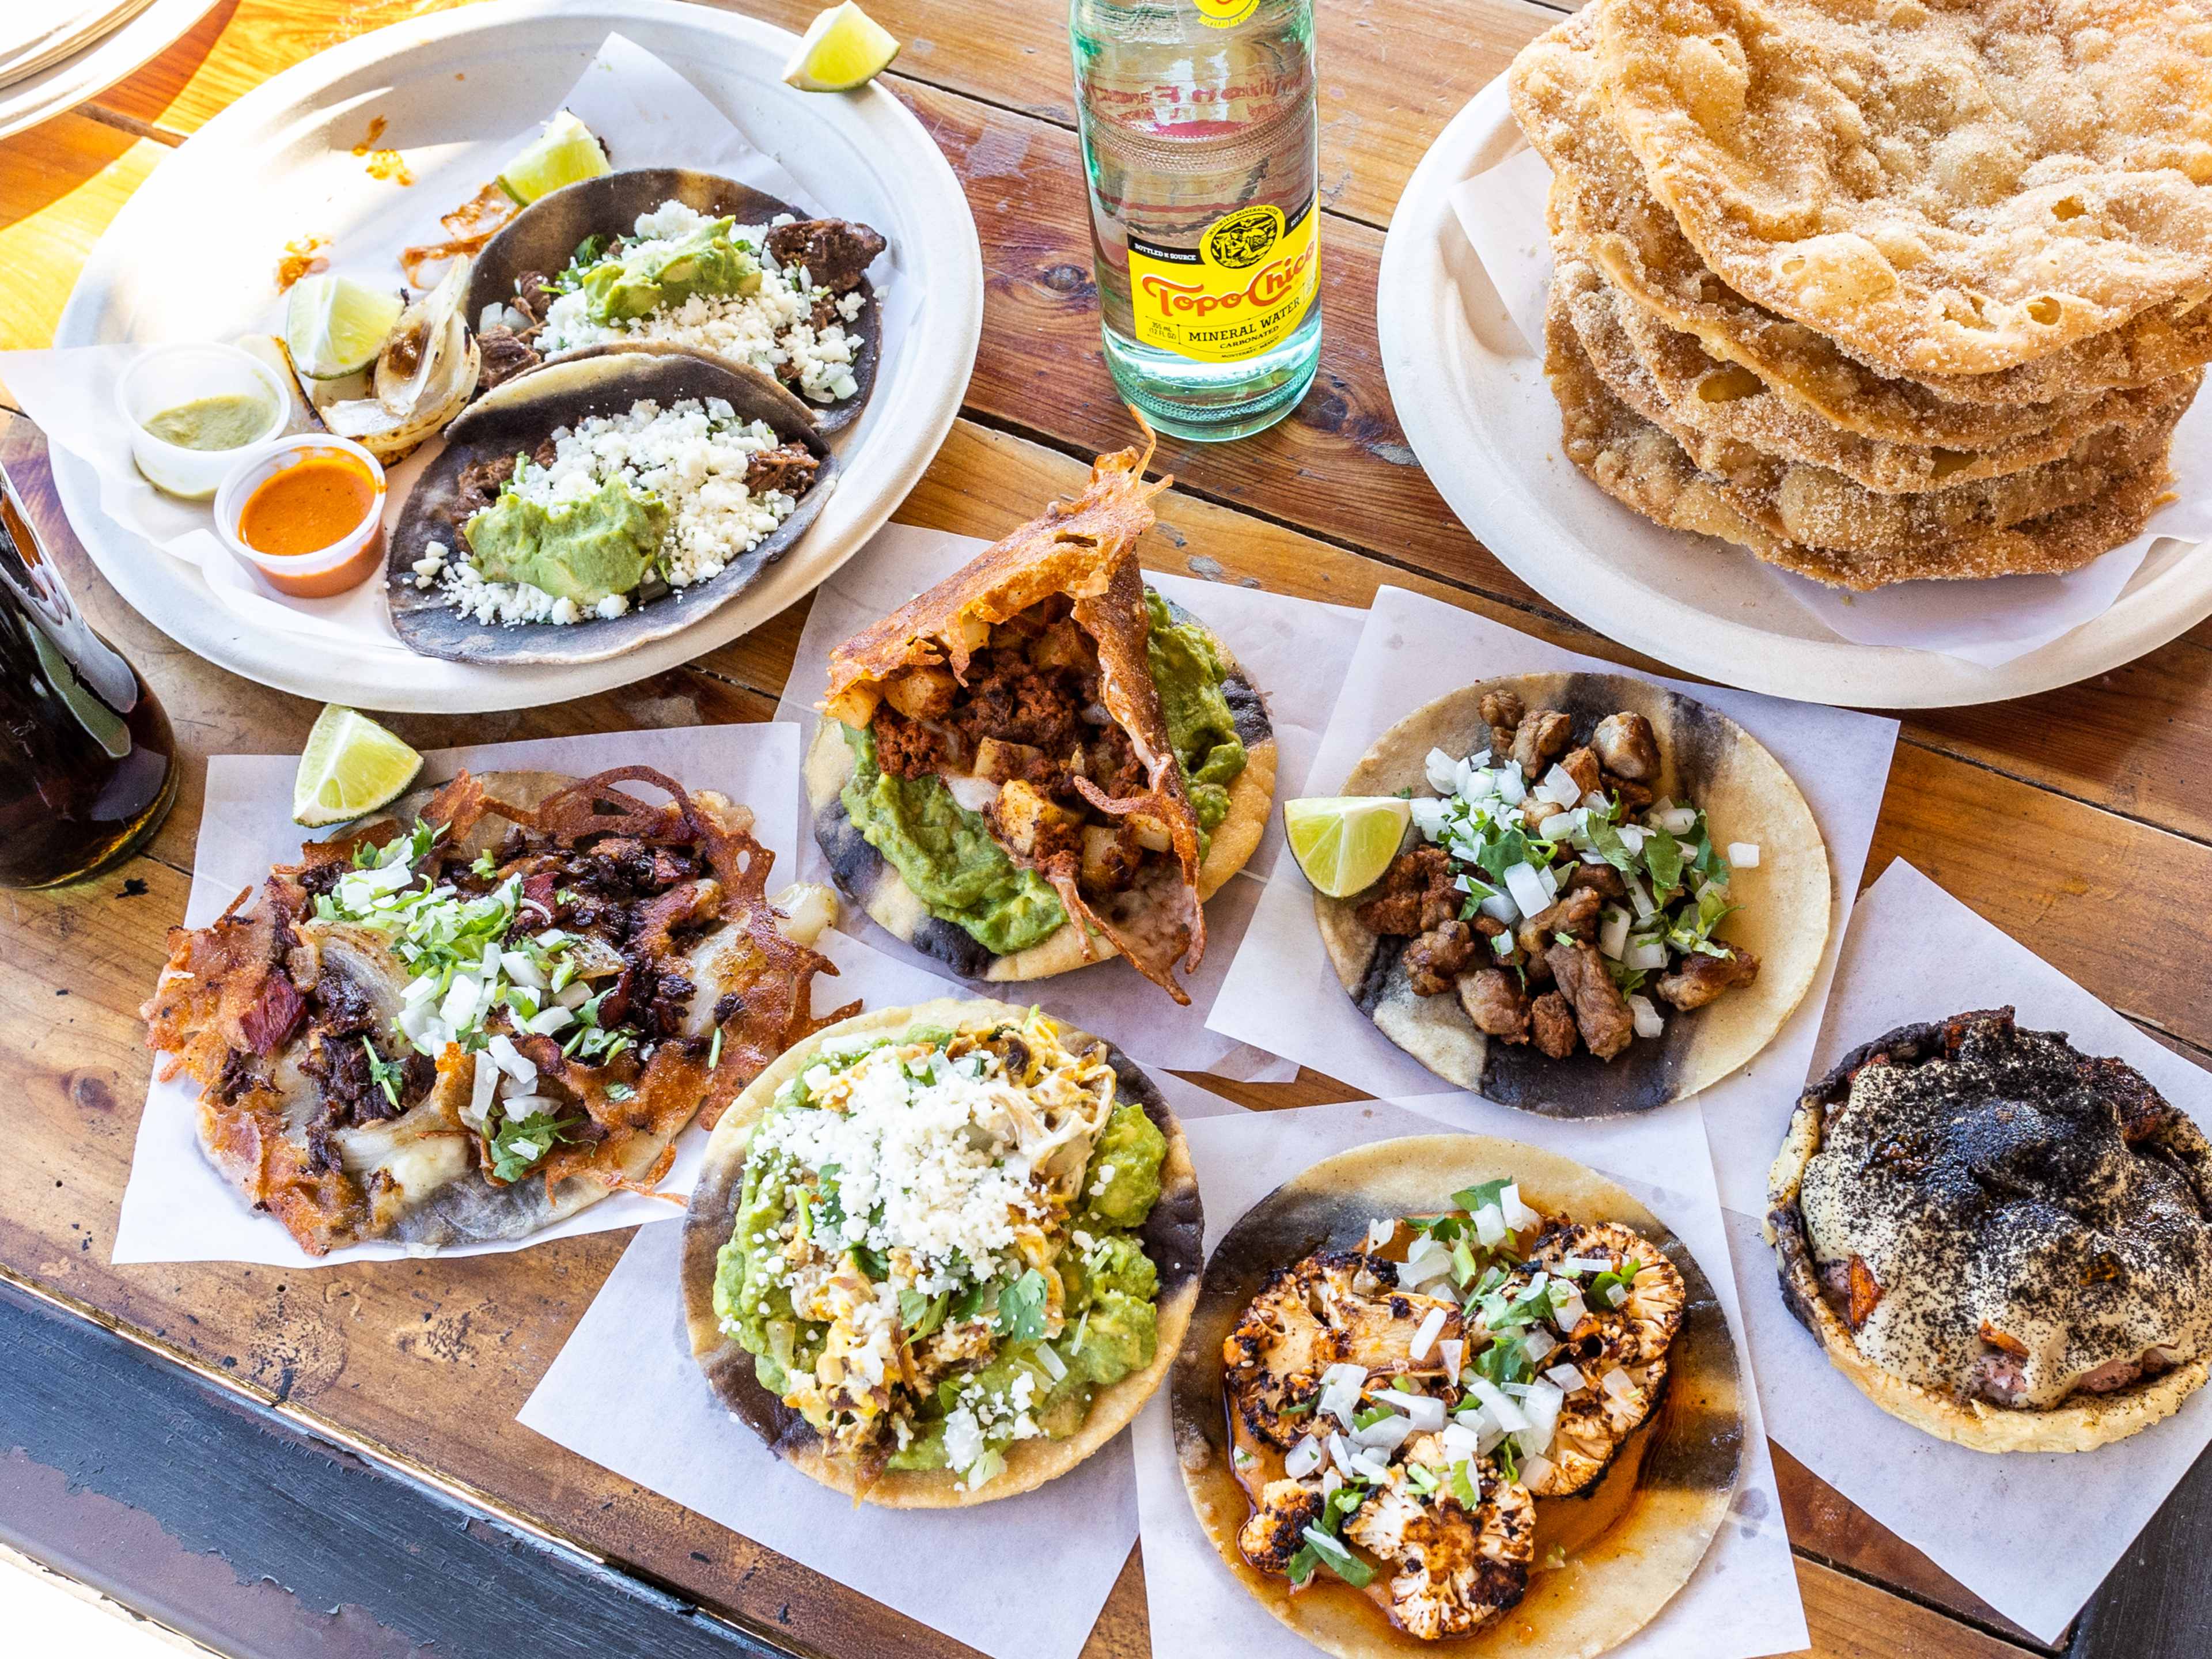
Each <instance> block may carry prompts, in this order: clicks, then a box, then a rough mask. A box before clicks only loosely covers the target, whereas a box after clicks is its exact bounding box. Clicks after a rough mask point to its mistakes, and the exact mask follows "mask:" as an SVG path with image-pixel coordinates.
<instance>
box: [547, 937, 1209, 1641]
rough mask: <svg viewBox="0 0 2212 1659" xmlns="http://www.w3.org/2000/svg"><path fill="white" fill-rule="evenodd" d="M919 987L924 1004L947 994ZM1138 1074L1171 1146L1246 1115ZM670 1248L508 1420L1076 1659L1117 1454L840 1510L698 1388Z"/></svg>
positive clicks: (921, 1611)
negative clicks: (1013, 1489) (971, 1503)
mask: <svg viewBox="0 0 2212 1659" xmlns="http://www.w3.org/2000/svg"><path fill="white" fill-rule="evenodd" d="M847 948H850V949H862V948H865V947H861V946H854V945H851V944H850V942H849V941H848V942H847ZM879 960H884V959H882V958H879ZM892 965H894V966H897V964H892ZM900 971H901V972H902V973H910V972H912V970H911V969H905V968H903V967H901V968H900ZM922 977H927V976H922ZM936 983H937V991H936V994H958V990H957V987H954V986H951V985H948V984H946V983H945V982H944V981H936ZM922 995H923V994H921V993H916V994H915V996H914V998H913V1000H922ZM1152 1078H1153V1080H1154V1081H1155V1082H1156V1083H1158V1085H1159V1087H1160V1091H1161V1092H1162V1093H1163V1094H1164V1095H1165V1096H1166V1097H1167V1100H1168V1103H1169V1104H1170V1106H1172V1107H1173V1108H1174V1109H1175V1111H1176V1114H1177V1115H1178V1116H1179V1117H1181V1118H1182V1121H1183V1126H1184V1130H1185V1133H1188V1132H1189V1130H1190V1129H1191V1127H1193V1125H1194V1123H1196V1122H1197V1121H1200V1120H1202V1119H1211V1118H1212V1117H1215V1116H1218V1115H1237V1116H1242V1115H1245V1114H1243V1111H1242V1110H1241V1109H1240V1108H1238V1107H1237V1106H1235V1105H1232V1104H1231V1103H1229V1102H1228V1101H1225V1100H1224V1099H1222V1098H1221V1097H1219V1096H1218V1095H1212V1094H1208V1093H1207V1092H1206V1091H1205V1090H1203V1089H1200V1088H1196V1087H1194V1085H1190V1084H1188V1083H1186V1082H1184V1081H1183V1080H1182V1079H1180V1078H1176V1077H1172V1076H1170V1075H1167V1074H1165V1073H1158V1072H1155V1073H1152ZM682 1244H683V1236H682V1232H681V1231H680V1230H679V1229H678V1228H674V1227H646V1228H642V1229H641V1230H640V1231H639V1232H638V1236H637V1237H636V1238H635V1239H634V1240H632V1241H631V1243H630V1247H629V1249H628V1250H626V1251H625V1252H623V1258H622V1260H621V1261H619V1262H617V1263H616V1264H615V1270H614V1272H613V1273H610V1274H609V1275H608V1276H607V1282H606V1284H605V1285H604V1286H603V1287H601V1289H600V1291H599V1296H598V1297H597V1298H596V1299H595V1300H594V1301H593V1302H592V1305H591V1307H590V1309H589V1310H586V1313H585V1315H584V1317H583V1319H582V1321H581V1322H579V1324H578V1325H577V1327H576V1330H575V1334H574V1335H573V1336H571V1337H570V1338H569V1339H568V1346H565V1347H564V1348H562V1350H561V1354H560V1357H559V1358H556V1360H555V1361H554V1362H553V1366H552V1369H551V1370H549V1371H547V1372H546V1374H545V1379H544V1381H543V1382H542V1383H539V1384H538V1388H537V1389H536V1391H535V1392H534V1393H532V1395H531V1396H530V1399H529V1401H528V1402H527V1403H526V1404H525V1405H524V1407H523V1408H522V1410H521V1412H520V1413H519V1415H518V1419H517V1420H518V1421H520V1423H521V1424H522V1425H524V1426H525V1427H526V1428H530V1429H534V1430H535V1431H537V1432H538V1433H539V1434H542V1435H544V1437H546V1438H547V1439H549V1440H554V1441H557V1442H558V1443H561V1444H562V1445H563V1446H566V1447H568V1449H570V1450H571V1451H574V1452H577V1453H580V1454H581V1455H583V1456H586V1457H588V1458H590V1459H591V1460H592V1462H595V1463H598V1464H599V1465H600V1466H601V1467H603V1468H608V1469H611V1470H613V1471H614V1473H616V1474H618V1475H621V1476H622V1477H623V1479H624V1480H635V1482H637V1483H638V1485H640V1486H646V1487H649V1488H650V1489H651V1490H653V1491H654V1492H659V1494H660V1495H661V1496H662V1497H664V1498H671V1499H672V1500H673V1501H675V1502H676V1503H678V1504H683V1505H684V1507H685V1508H686V1509H690V1510H696V1511H697V1512H698V1513H699V1514H701V1515H703V1516H707V1517H708V1519H709V1520H713V1521H717V1522H720V1523H721V1524H722V1525H724V1526H726V1527H727V1528H730V1529H731V1530H732V1531H733V1532H738V1533H742V1534H744V1535H745V1536H746V1537H747V1538H750V1539H751V1540H753V1541H754V1542H756V1543H758V1544H763V1545H765V1546H767V1547H769V1549H772V1550H775V1552H776V1553H779V1554H781V1555H785V1556H788V1557H789V1558H790V1559H793V1560H794V1561H796V1562H798V1563H799V1564H800V1565H803V1566H807V1567H811V1568H812V1569H813V1570H814V1571H817V1572H819V1573H821V1574H823V1576H825V1577H829V1578H834V1579H836V1581H837V1582H838V1583H841V1584H844V1585H847V1586H848V1587H849V1588H851V1589H855V1590H858V1591H859V1592H860V1594H861V1595H866V1596H868V1597H870V1598H871V1599H872V1600H874V1601H880V1602H882V1603H883V1604H884V1606H886V1607H893V1608H896V1610H897V1611H899V1612H900V1613H904V1614H906V1615H907V1616H908V1618H910V1619H915V1620H920V1621H921V1622H922V1623H923V1624H926V1625H929V1626H933V1627H934V1628H936V1629H938V1630H940V1631H942V1632H945V1634H946V1635H947V1636H950V1637H951V1638H954V1639H955V1640H957V1641H961V1642H964V1643H966V1644H968V1645H969V1647H972V1648H975V1649H979V1650H981V1651H982V1652H984V1653H987V1654H989V1655H991V1656H993V1659H1075V1656H1076V1655H1077V1654H1079V1653H1080V1652H1081V1651H1082V1650H1083V1645H1084V1643H1085V1639H1086V1638H1088V1637H1089V1636H1090V1633H1091V1626H1092V1625H1094V1624H1096V1623H1097V1620H1098V1610H1099V1609H1100V1608H1101V1607H1103V1606H1104V1605H1105V1603H1106V1597H1107V1595H1108V1594H1109V1592H1110V1591H1111V1590H1112V1589H1113V1588H1114V1583H1115V1579H1116V1578H1118V1577H1120V1576H1121V1566H1122V1564H1123V1563H1124V1562H1126V1561H1127V1559H1129V1546H1130V1545H1131V1544H1132V1543H1133V1542H1134V1541H1135V1540H1136V1536H1137V1500H1136V1493H1135V1492H1134V1491H1133V1488H1132V1481H1131V1479H1130V1468H1129V1450H1128V1441H1127V1437H1126V1436H1119V1435H1117V1436H1116V1437H1115V1438H1114V1439H1113V1440H1112V1441H1110V1442H1109V1443H1107V1444H1106V1445H1104V1446H1103V1447H1101V1448H1100V1449H1099V1450H1098V1451H1097V1453H1096V1454H1095V1455H1092V1456H1091V1457H1089V1458H1086V1459H1085V1461H1084V1462H1081V1463H1079V1464H1078V1465H1077V1466H1076V1467H1075V1468H1073V1469H1072V1470H1070V1471H1069V1472H1068V1473H1067V1474H1064V1475H1062V1476H1060V1478H1059V1479H1058V1480H1053V1481H1049V1482H1048V1483H1047V1484H1045V1485H1044V1486H1040V1487H1038V1488H1037V1489H1036V1491H1035V1492H1024V1494H1022V1495H1021V1496H1020V1497H1018V1498H1003V1499H1001V1500H1000V1501H999V1502H997V1503H993V1504H978V1505H976V1506H975V1507H974V1508H972V1509H965V1510H883V1509H872V1508H865V1507H858V1506H855V1505H854V1503H853V1501H852V1500H851V1499H850V1498H844V1497H841V1496H840V1495H839V1494H838V1493H836V1492H832V1491H830V1490H829V1488H828V1487H827V1486H819V1485H817V1484H816V1483H815V1482H814V1481H812V1480H808V1479H807V1478H806V1477H805V1475H803V1474H799V1473H798V1472H797V1471H796V1470H793V1469H789V1468H785V1467H784V1466H783V1464H782V1463H781V1462H779V1461H778V1460H777V1459H776V1456H775V1454H774V1453H773V1452H771V1451H769V1449H768V1447H767V1446H766V1445H765V1444H763V1443H762V1441H761V1440H760V1438H759V1437H758V1436H757V1435H756V1434H754V1433H753V1431H751V1430H750V1429H748V1428H747V1427H745V1425H744V1424H742V1423H740V1422H738V1420H737V1419H736V1418H734V1417H733V1416H732V1415H731V1413H729V1412H728V1411H727V1410H726V1408H725V1407H723V1406H722V1405H721V1403H720V1401H717V1400H716V1399H715V1397H714V1394H713V1393H712V1391H711V1390H709V1389H708V1387H707V1381H706V1378H705V1377H703V1376H701V1375H700V1371H699V1367H698V1365H697V1364H696V1362H695V1361H694V1360H693V1358H691V1344H690V1337H689V1335H688V1334H686V1332H685V1330H684V1313H683V1301H682V1297H681V1294H680V1292H679V1289H678V1279H677V1273H678V1262H679V1259H680V1252H681V1249H682ZM610 1400H619V1401H621V1402H622V1409H621V1410H619V1411H610V1410H608V1409H607V1402H608V1401H610ZM1175 1651H1177V1650H1171V1649H1167V1648H1162V1649H1159V1650H1158V1652H1159V1653H1160V1654H1161V1656H1162V1659H1165V1656H1167V1655H1168V1654H1169V1653H1170V1652H1175Z"/></svg>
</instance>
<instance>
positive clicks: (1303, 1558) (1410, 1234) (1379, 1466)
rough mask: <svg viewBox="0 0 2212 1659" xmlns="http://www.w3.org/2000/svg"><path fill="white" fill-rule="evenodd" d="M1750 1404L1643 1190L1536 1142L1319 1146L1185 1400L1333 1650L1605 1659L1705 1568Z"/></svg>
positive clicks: (1224, 1548)
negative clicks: (1436, 1648) (1438, 1647)
mask: <svg viewBox="0 0 2212 1659" xmlns="http://www.w3.org/2000/svg"><path fill="white" fill-rule="evenodd" d="M1741 1389H1742V1380H1741V1376H1740V1375H1739V1373H1738V1370H1737V1365H1736V1355H1735V1343H1734V1342H1733V1340H1731V1339H1730V1337H1729V1329H1728V1322H1727V1319H1726V1317H1725V1316H1723V1314H1722V1312H1721V1310H1720V1304H1719V1303H1718V1302H1717V1299H1716V1298H1715V1297H1714V1294H1713V1289H1712V1285H1711V1282H1710V1281H1709V1280H1708V1279H1706V1277H1705V1273H1703V1272H1702V1271H1701V1270H1700V1269H1699V1266H1698V1264H1697V1262H1696V1261H1694V1260H1692V1257H1691V1255H1690V1254H1689V1252H1688V1250H1687V1249H1685V1248H1684V1247H1683V1245H1682V1243H1681V1241H1680V1239H1678V1238H1677V1237H1675V1236H1674V1234H1673V1233H1672V1232H1671V1231H1668V1228H1667V1226H1666V1225H1665V1224H1664V1223H1662V1221H1660V1220H1659V1219H1658V1218H1657V1217H1656V1216H1654V1215H1653V1214H1651V1212H1650V1211H1648V1210H1647V1209H1645V1208H1644V1206H1642V1205H1640V1204H1638V1202H1637V1201H1636V1200H1634V1199H1633V1198H1632V1197H1630V1196H1629V1194H1626V1192H1624V1191H1622V1190H1621V1189H1620V1188H1619V1187H1617V1186H1615V1185H1614V1184H1613V1182H1610V1181H1607V1180H1606V1179H1604V1178H1603V1177H1602V1176H1599V1175H1597V1174H1596V1173H1595V1171H1593V1170H1589V1169H1587V1168H1585V1167H1584V1166H1583V1165H1582V1164H1577V1163H1574V1162H1573V1161H1571V1159H1568V1158H1561V1157H1559V1156H1558V1155H1557V1154H1555V1153H1552V1152H1543V1151H1541V1150H1540V1149H1538V1148H1536V1147H1534V1146H1523V1145H1522V1144H1520V1143H1519V1142H1516V1141H1510V1140H1501V1139H1492V1138H1490V1137H1486V1136H1475V1135H1420V1136H1414V1137H1412V1138H1410V1139H1401V1140H1389V1141H1383V1142H1380V1143H1378V1144H1376V1145H1374V1146H1361V1147H1356V1148H1354V1149H1353V1150H1352V1151H1350V1152H1342V1153H1340V1154H1339V1155H1337V1156H1336V1157H1334V1158H1328V1159H1325V1160H1324V1161H1322V1163H1320V1164H1316V1165H1314V1167H1313V1168H1311V1169H1310V1170H1306V1171H1305V1172H1304V1174H1303V1175H1300V1176H1297V1178H1296V1179H1294V1180H1292V1181H1290V1182H1285V1184H1284V1185H1283V1186H1281V1187H1279V1188H1277V1189H1276V1190H1275V1191H1274V1192H1273V1193H1271V1194H1268V1196H1267V1197H1266V1198H1265V1199H1262V1200H1261V1201H1260V1202H1259V1203H1258V1204H1256V1205H1255V1206H1253V1207H1252V1209H1251V1210H1250V1211H1249V1212H1247V1213H1246V1214H1245V1215H1244V1217H1243V1218H1242V1219H1241V1220H1239V1221H1238V1222H1237V1225H1235V1226H1234V1227H1232V1228H1231V1229H1230V1231H1229V1232H1228V1234H1227V1236H1226V1237H1224V1238H1223V1240H1222V1241H1221V1243H1220V1244H1219V1245H1218V1246H1217V1247H1216V1248H1215V1249H1214V1252H1213V1255H1212V1260H1211V1261H1208V1262H1207V1264H1206V1275H1205V1279H1204V1281H1203V1283H1202V1285H1201V1287H1200V1292H1199V1299H1198V1307H1197V1310H1196V1311H1195V1313H1194V1315H1193V1316H1192V1320H1191V1326H1190V1333H1189V1334H1188V1337H1187V1338H1186V1339H1185V1340H1184V1342H1183V1347H1182V1353H1181V1354H1180V1355H1179V1356H1178V1357H1177V1358H1176V1364H1175V1370H1174V1375H1173V1379H1172V1381H1171V1383H1170V1401H1171V1403H1172V1407H1173V1414H1174V1422H1175V1440H1176V1462H1177V1463H1178V1465H1179V1466H1180V1467H1181V1468H1182V1474H1183V1481H1184V1484H1185V1485H1186V1486H1187V1487H1188V1489H1189V1492H1190V1497H1191V1503H1192V1504H1193V1506H1194V1508H1195V1510H1196V1511H1197V1514H1198V1519H1199V1523H1200V1526H1202V1527H1203V1528H1205V1530H1206V1535H1207V1536H1208V1537H1209V1538H1210V1539H1212V1542H1213V1546H1214V1547H1215V1549H1216V1550H1218V1552H1219V1553H1220V1555H1221V1559H1222V1560H1223V1561H1224V1563H1225V1564H1226V1565H1227V1566H1228V1568H1229V1570H1230V1571H1231V1573H1233V1574H1234V1575H1235V1576H1236V1577H1237V1579H1238V1581H1239V1582H1241V1583H1243V1585H1244V1587H1245V1589H1247V1590H1249V1591H1250V1592H1251V1594H1252V1595H1254V1596H1255V1598H1256V1599H1257V1600H1258V1601H1259V1602H1260V1603H1261V1606H1263V1607H1266V1608H1267V1611H1268V1612H1269V1613H1273V1615H1274V1616H1275V1617H1276V1618H1277V1619H1279V1620H1282V1622H1283V1623H1285V1625H1288V1626H1290V1627H1291V1629H1293V1630H1295V1631H1297V1632H1298V1634H1299V1635H1301V1636H1303V1637H1304V1638H1306V1639H1307V1640H1308V1641H1310V1642H1311V1643H1313V1644H1315V1645H1316V1646H1317V1647H1320V1648H1321V1649H1322V1650H1325V1651H1327V1652H1329V1653H1334V1654H1339V1655H1343V1656H1347V1659H1376V1656H1382V1655H1389V1654H1407V1653H1419V1652H1424V1651H1429V1650H1430V1647H1429V1644H1431V1643H1435V1642H1437V1641H1443V1640H1452V1641H1454V1642H1455V1643H1456V1642H1464V1643H1465V1644H1466V1647H1465V1649H1464V1650H1465V1651H1468V1652H1471V1653H1489V1652H1498V1653H1510V1654H1513V1655H1516V1656H1549V1655H1563V1656H1564V1655H1572V1656H1576V1659H1583V1656H1588V1655H1595V1654H1597V1653H1600V1652H1602V1651H1603V1650H1606V1649H1607V1648H1610V1647H1612V1646H1613V1645H1614V1644H1617V1643H1620V1642H1621V1641H1624V1640H1626V1638H1628V1637H1629V1636H1630V1635H1632V1633H1633V1632H1636V1631H1637V1630H1638V1629H1640V1628H1641V1627H1642V1626H1644V1624H1646V1623H1647V1622H1648V1621H1649V1620H1650V1619H1651V1618H1652V1617H1653V1616H1654V1615H1655V1614H1656V1613H1657V1612H1658V1611H1659V1609H1660V1608H1661V1607H1662V1606H1664V1605H1665V1603H1666V1602H1667V1601H1668V1598H1669V1597H1670V1596H1672V1595H1674V1593H1675V1591H1676V1590H1678V1589H1680V1588H1681V1586H1682V1585H1683V1584H1684V1583H1686V1582H1687V1580H1688V1579H1689V1577H1690V1575H1691V1573H1692V1571H1694V1570H1695V1569H1696V1567H1697V1565H1698V1562H1699V1559H1700V1558H1701V1557H1702V1556H1703V1555H1704V1554H1705V1548H1706V1546H1707V1545H1708V1544H1709V1543H1710V1542H1711V1539H1712V1536H1713V1534H1714V1532H1715V1531H1716V1530H1717V1528H1718V1527H1719V1525H1720V1523H1721V1521H1722V1518H1723V1516H1725V1515H1726V1513H1727V1511H1728V1506H1729V1499H1730V1498H1731V1496H1732V1494H1733V1492H1734V1491H1735V1482H1736V1476H1737V1473H1738V1470H1739V1468H1740V1467H1741V1462H1742V1455H1743V1435H1744V1419H1743V1408H1742V1401H1741ZM1564 1498H1574V1500H1575V1501H1574V1502H1571V1503H1566V1502H1560V1501H1556V1500H1559V1499H1564ZM1542 1568H1548V1569H1549V1570H1548V1571H1543V1570H1540V1569H1542ZM1509 1610H1510V1612H1511V1614H1512V1616H1511V1617H1510V1618H1505V1617H1502V1616H1501V1615H1503V1614H1504V1613H1507V1612H1508V1611H1509ZM1458 1650H1459V1649H1457V1648H1455V1651H1458Z"/></svg>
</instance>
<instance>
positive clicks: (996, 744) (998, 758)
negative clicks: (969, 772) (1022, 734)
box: [975, 738, 1044, 783]
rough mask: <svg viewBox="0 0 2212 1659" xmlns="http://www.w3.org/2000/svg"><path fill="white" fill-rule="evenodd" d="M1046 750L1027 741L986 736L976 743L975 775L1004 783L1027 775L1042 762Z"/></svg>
mask: <svg viewBox="0 0 2212 1659" xmlns="http://www.w3.org/2000/svg"><path fill="white" fill-rule="evenodd" d="M1043 760H1044V750H1042V749H1032V748H1030V745H1029V744H1025V743H1007V742H1006V741H1004V740H1003V739H1001V738H984V739H983V740H982V742H981V743H979V744H976V745H975V775H976V776H977V777H979V778H988V779H990V780H991V781H992V782H994V783H1004V782H1006V781H1007V780H1008V779H1010V778H1019V777H1025V776H1027V775H1029V773H1030V771H1031V770H1032V769H1034V768H1036V766H1038V765H1040V764H1042V762H1043Z"/></svg>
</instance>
